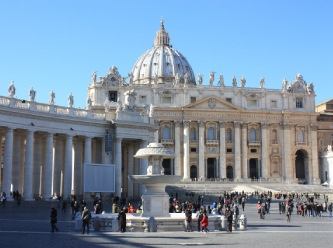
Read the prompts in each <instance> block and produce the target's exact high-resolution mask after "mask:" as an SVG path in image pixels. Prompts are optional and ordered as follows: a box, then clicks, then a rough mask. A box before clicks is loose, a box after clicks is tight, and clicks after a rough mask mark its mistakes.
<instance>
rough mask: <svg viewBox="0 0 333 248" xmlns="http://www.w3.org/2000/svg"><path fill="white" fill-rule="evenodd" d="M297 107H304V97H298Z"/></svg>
mask: <svg viewBox="0 0 333 248" xmlns="http://www.w3.org/2000/svg"><path fill="white" fill-rule="evenodd" d="M296 108H303V98H302V97H297V98H296Z"/></svg>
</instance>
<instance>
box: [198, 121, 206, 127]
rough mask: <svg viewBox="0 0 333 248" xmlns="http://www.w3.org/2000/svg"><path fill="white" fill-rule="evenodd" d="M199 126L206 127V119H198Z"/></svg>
mask: <svg viewBox="0 0 333 248" xmlns="http://www.w3.org/2000/svg"><path fill="white" fill-rule="evenodd" d="M198 123H199V127H205V125H206V122H205V121H198Z"/></svg>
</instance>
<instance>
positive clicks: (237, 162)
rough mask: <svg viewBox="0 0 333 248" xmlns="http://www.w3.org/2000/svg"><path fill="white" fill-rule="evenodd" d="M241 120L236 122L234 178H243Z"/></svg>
mask: <svg viewBox="0 0 333 248" xmlns="http://www.w3.org/2000/svg"><path fill="white" fill-rule="evenodd" d="M240 124H241V123H240V122H235V123H234V126H235V170H234V171H235V175H234V179H236V180H239V179H240V178H241V169H240V163H241V158H240V157H241V149H240V139H241V137H240Z"/></svg>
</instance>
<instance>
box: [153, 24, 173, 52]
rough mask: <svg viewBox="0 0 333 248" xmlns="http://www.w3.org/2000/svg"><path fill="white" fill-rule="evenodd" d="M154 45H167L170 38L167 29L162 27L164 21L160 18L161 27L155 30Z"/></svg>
mask: <svg viewBox="0 0 333 248" xmlns="http://www.w3.org/2000/svg"><path fill="white" fill-rule="evenodd" d="M154 45H155V46H169V45H170V38H169V34H168V32H167V31H165V29H164V21H163V19H162V20H161V27H160V30H158V31H157V32H156V36H155V42H154Z"/></svg>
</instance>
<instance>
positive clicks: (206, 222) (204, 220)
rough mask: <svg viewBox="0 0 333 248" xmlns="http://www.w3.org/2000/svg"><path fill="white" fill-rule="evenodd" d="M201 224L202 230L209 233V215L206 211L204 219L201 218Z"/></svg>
mask: <svg viewBox="0 0 333 248" xmlns="http://www.w3.org/2000/svg"><path fill="white" fill-rule="evenodd" d="M200 223H201V226H202V229H203V230H202V231H203V232H204V233H205V234H207V233H208V232H209V230H208V229H207V226H208V216H207V214H206V213H204V214H203V217H202V220H201V222H200Z"/></svg>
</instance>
